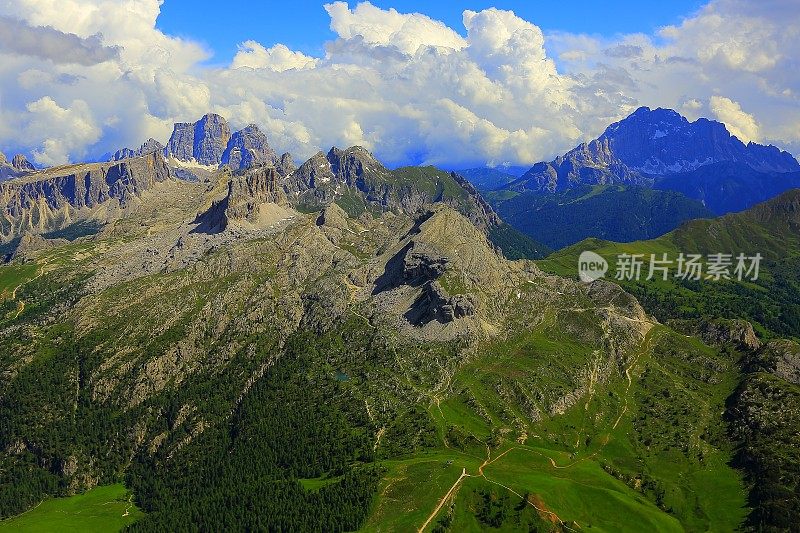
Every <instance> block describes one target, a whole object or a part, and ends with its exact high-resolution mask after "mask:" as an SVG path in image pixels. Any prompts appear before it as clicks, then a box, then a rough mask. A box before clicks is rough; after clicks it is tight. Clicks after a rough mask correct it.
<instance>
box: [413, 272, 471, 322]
mask: <svg viewBox="0 0 800 533" xmlns="http://www.w3.org/2000/svg"><path fill="white" fill-rule="evenodd" d="M477 308H478V298H477V296H475V295H473V294H456V295H453V296H450V295H448V294H447V292H446V291H445V290H444V289H443V288H442V286H441V285H440V284H439V283H438V282H436V281H433V282H431V283H428V284H427V285H425V288H424V289H423V291H422V294H420V296H419V297H418V298H417V300H416V301H415V302H414V305H412V306H411V309H409V310H408V311H407V312H406V314H405V317H406V319H407V320H408V321H409V322H410V323H411V324H413V325H415V326H421V325H424V324H427V323H429V322H432V321H434V320H435V321H437V322H439V323H441V324H447V323H450V322H453V321H454V320H456V319H459V318H464V317H467V316H472V315H474V314H475V313H476V311H477Z"/></svg>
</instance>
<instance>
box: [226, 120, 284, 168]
mask: <svg viewBox="0 0 800 533" xmlns="http://www.w3.org/2000/svg"><path fill="white" fill-rule="evenodd" d="M277 162H278V155H277V154H276V153H275V151H274V150H273V149H272V148H271V147H270V145H269V142H268V140H267V136H266V135H264V133H262V131H261V130H260V129H259V128H258V126H256V125H255V124H250V125H248V126H247V127H245V128H244V129H242V130H240V131H237V132H235V133H233V135H231V138H230V140H229V141H228V143H227V146H226V148H225V151H224V152H223V154H222V158H221V163H222V164H223V165H228V166H229V167H231V168H233V169H239V168H248V167H253V166H257V165H263V164H270V165H275V164H276V163H277Z"/></svg>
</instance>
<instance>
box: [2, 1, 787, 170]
mask: <svg viewBox="0 0 800 533" xmlns="http://www.w3.org/2000/svg"><path fill="white" fill-rule="evenodd" d="M643 6H644V7H643ZM798 51H800V2H797V0H760V1H755V0H710V1H708V2H692V1H688V0H678V1H670V2H652V3H651V2H632V1H624V2H623V1H616V2H612V1H607V2H596V1H595V2H563V1H561V2H549V1H525V2H522V1H519V2H512V1H508V0H503V1H499V0H497V1H492V0H487V2H486V3H478V2H471V1H469V2H458V1H449V2H428V3H423V2H419V1H410V0H394V1H392V0H387V1H383V0H373V2H372V3H370V2H354V1H351V2H344V1H329V2H325V1H321V2H316V3H315V2H307V1H304V2H285V3H278V2H272V1H265V2H235V3H225V4H223V3H217V2H207V1H199V2H188V1H184V0H166V1H165V2H162V1H160V0H0V150H1V151H3V152H4V153H6V154H7V155H12V154H14V153H17V152H21V153H24V154H26V155H28V156H29V158H30V159H32V160H33V161H34V162H35V163H36V164H37V165H40V166H48V165H56V164H62V163H66V162H75V161H81V160H88V159H95V158H99V157H101V156H102V155H103V154H106V153H108V152H113V151H115V150H116V149H118V148H121V147H126V146H127V147H133V148H135V147H138V146H139V145H140V144H142V143H143V142H144V141H145V140H147V139H148V138H149V137H153V138H155V139H157V140H159V141H161V142H162V143H163V142H166V140H167V139H168V138H169V135H170V133H171V131H172V125H173V123H174V122H188V121H194V120H197V119H198V118H199V117H200V116H202V115H203V114H204V113H206V112H209V111H211V112H216V113H220V114H222V115H223V116H225V117H227V118H228V120H229V121H230V122H231V124H232V126H233V127H234V128H239V127H243V126H245V125H247V124H249V123H254V124H256V125H258V126H259V127H260V128H261V129H262V130H263V131H264V132H265V133H266V134H267V136H268V137H269V139H270V143H271V144H272V145H273V147H274V148H275V149H276V150H277V151H279V152H283V151H289V152H291V153H292V154H293V155H294V156H295V158H296V160H298V161H302V160H304V159H305V158H307V157H310V156H311V155H313V154H314V153H315V152H317V151H318V150H320V149H321V150H327V149H328V148H330V147H331V146H339V147H346V146H351V145H356V144H358V145H362V146H364V147H366V148H367V149H369V150H371V151H372V152H373V153H374V154H375V155H376V156H377V157H378V158H379V159H381V160H382V161H383V162H384V163H386V164H387V165H389V166H399V165H404V164H434V165H441V166H445V167H449V168H467V167H471V166H479V165H500V164H511V165H530V164H532V163H534V162H537V161H541V160H549V159H552V158H553V157H555V156H556V155H558V154H561V153H564V152H566V151H567V150H569V149H571V148H572V147H574V146H575V145H576V144H578V143H580V142H582V141H586V140H589V139H592V138H594V137H596V136H597V135H599V134H600V133H602V131H603V130H604V129H605V128H606V127H607V126H608V125H609V124H610V123H612V122H614V121H617V120H620V119H622V118H624V117H625V116H626V115H628V114H629V113H631V112H632V111H634V110H635V109H636V108H637V107H639V106H641V105H647V106H650V107H669V108H672V109H676V110H677V111H679V112H680V113H682V114H683V115H684V116H686V117H687V118H689V119H690V120H695V119H697V118H699V117H708V118H712V119H716V120H719V121H721V122H724V123H725V125H726V126H727V127H728V129H729V131H731V133H733V134H735V135H736V136H737V137H739V138H740V139H742V140H743V141H745V142H748V141H754V142H760V143H764V144H775V145H777V146H779V147H781V148H783V149H786V150H789V151H790V152H792V153H794V154H800V64H798V63H800V57H799V56H800V52H798Z"/></svg>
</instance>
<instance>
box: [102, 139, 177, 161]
mask: <svg viewBox="0 0 800 533" xmlns="http://www.w3.org/2000/svg"><path fill="white" fill-rule="evenodd" d="M163 150H164V145H163V144H161V143H160V142H158V141H157V140H155V139H153V138H152V137H150V138H149V139H147V141H145V142H144V144H142V145H141V146H140V147H139V148H138V149H136V150H132V149H130V148H122V149H120V150H117V151H116V152H114V155H112V156H111V159H110V161H121V160H123V159H128V158H131V157H141V156H143V155H149V154H153V153H155V152H162V151H163Z"/></svg>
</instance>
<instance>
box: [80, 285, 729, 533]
mask: <svg viewBox="0 0 800 533" xmlns="http://www.w3.org/2000/svg"><path fill="white" fill-rule="evenodd" d="M151 281H152V282H156V281H157V280H155V279H154V280H143V281H141V282H139V283H150V282H151ZM160 282H161V283H163V284H165V285H168V282H169V280H168V279H167V278H164V279H160ZM132 285H134V286H136V285H137V284H132ZM130 289H131V287H125V286H123V287H121V288H118V289H117V290H116V292H124V291H125V290H130ZM116 292H115V291H109V293H108V294H106V295H105V296H106V297H107V298H109V299H114V298H115V297H116V296H117V294H116ZM162 294H164V292H162ZM562 318H563V317H562ZM562 318H559V317H552V320H553V321H557V320H561V319H562ZM130 319H131V320H133V319H134V317H130ZM136 319H137V320H141V318H136ZM572 319H574V320H575V321H576V322H579V320H580V317H572ZM551 325H552V324H551ZM551 331H553V330H552V329H551ZM695 348H697V349H698V350H701V351H702V350H703V348H702V347H696V346H695ZM591 349H592V347H588V346H583V345H581V344H580V343H578V342H574V340H572V339H571V338H570V336H569V334H568V333H567V332H566V331H563V332H562V333H560V334H553V333H551V334H549V335H545V334H544V333H543V332H542V331H541V329H535V330H533V331H530V332H527V333H525V334H523V335H520V336H519V337H517V338H513V339H510V340H509V341H507V342H503V343H498V344H495V345H492V346H489V347H487V349H486V350H484V351H483V354H484V355H483V356H482V357H480V358H478V359H476V360H475V361H471V362H470V363H469V364H467V365H466V366H464V367H463V368H461V369H460V370H459V371H458V373H457V374H456V375H455V376H454V377H453V386H452V391H453V393H452V394H449V395H447V396H446V397H443V398H442V399H441V401H440V402H439V404H438V405H436V404H435V403H431V404H430V405H428V411H427V412H428V413H429V414H430V416H431V420H433V421H434V423H435V425H436V428H437V430H438V432H439V436H440V438H441V445H440V447H439V448H437V449H434V450H429V451H424V452H416V453H414V454H412V455H411V456H400V457H396V458H393V459H392V460H389V461H382V464H383V465H384V466H387V467H389V471H388V473H387V474H386V475H385V477H384V480H383V483H382V486H381V488H380V489H379V491H378V495H379V496H378V498H377V501H376V503H375V507H374V509H373V514H372V516H371V518H370V519H369V520H368V522H367V524H366V526H365V529H368V530H375V529H381V530H387V529H389V530H397V531H405V530H408V529H410V528H413V527H418V526H419V525H421V524H422V523H424V521H425V520H426V518H427V516H429V514H430V512H431V511H432V510H433V509H434V508H435V506H436V505H437V502H438V501H439V499H440V498H442V497H443V496H444V494H446V493H447V490H448V488H449V487H450V486H452V484H453V482H454V481H455V480H456V479H457V478H458V476H459V475H460V473H461V471H462V469H463V468H466V469H467V471H468V472H469V473H471V474H473V475H475V476H478V470H479V467H480V465H481V464H482V463H483V462H484V461H485V460H486V459H487V449H486V443H487V442H488V443H489V444H490V447H491V457H492V459H496V460H495V461H494V462H492V463H491V464H490V465H488V466H486V467H485V468H484V470H483V473H484V474H485V476H486V477H485V479H484V478H483V477H474V478H467V482H465V484H464V486H463V489H462V490H461V491H459V492H458V497H457V499H456V504H455V506H454V507H453V520H454V522H453V523H454V526H453V530H461V529H459V528H458V527H457V526H459V525H461V524H463V526H464V527H463V529H464V530H469V529H470V528H473V527H474V526H475V523H474V522H471V520H474V519H473V518H470V517H471V516H472V514H471V513H465V512H463V510H464V508H465V506H466V507H467V508H469V506H470V505H472V503H473V499H474V498H473V497H472V496H471V494H472V493H474V492H475V491H476V490H480V489H485V488H487V487H490V488H493V487H497V485H495V484H494V483H492V482H497V483H502V484H503V485H506V486H508V487H510V488H511V489H512V490H513V491H514V492H516V493H518V494H522V495H525V494H535V495H537V496H538V498H540V499H541V500H542V501H543V502H544V504H545V505H546V506H547V508H548V509H550V510H551V511H552V512H554V513H556V514H557V515H558V516H559V517H560V519H561V520H563V521H565V522H571V521H575V522H577V523H578V524H579V525H580V526H581V527H585V526H588V525H590V524H591V525H592V526H593V528H599V529H600V530H603V529H605V530H620V529H631V530H635V529H639V530H640V529H641V528H643V527H647V528H648V529H654V530H664V531H670V530H675V529H676V528H678V527H679V524H682V525H683V526H684V527H686V528H688V529H706V528H709V527H710V528H711V529H717V530H725V529H732V526H733V525H735V524H737V523H738V520H739V519H740V518H741V517H743V514H744V510H743V506H744V492H743V488H742V484H741V482H740V480H739V479H738V477H737V474H736V472H735V471H733V470H731V469H730V468H728V467H727V466H726V461H727V458H728V452H727V451H726V450H717V449H715V448H714V447H713V446H711V447H710V448H709V447H704V445H702V444H700V443H698V444H697V449H701V448H702V449H703V450H705V452H704V455H705V457H706V458H705V459H704V462H703V463H700V462H699V461H698V459H697V457H696V456H693V457H683V458H681V457H680V456H675V455H671V454H669V453H667V454H661V453H655V452H653V453H651V452H650V450H648V449H646V446H645V449H643V442H642V437H641V435H639V433H641V432H639V433H637V430H636V429H635V428H634V426H633V423H632V422H631V419H632V418H633V417H637V416H642V414H643V413H640V411H639V410H638V407H637V406H638V405H639V403H640V402H643V399H644V398H649V397H654V396H657V394H659V393H660V392H661V388H659V387H661V384H662V383H663V382H665V381H669V382H670V383H672V385H674V386H675V387H677V388H678V389H681V390H683V389H686V390H687V391H689V392H687V395H688V396H687V398H682V399H681V401H680V402H677V401H676V402H673V403H675V404H676V405H684V404H688V405H691V406H693V407H697V408H698V410H697V411H692V412H689V413H686V414H685V415H684V414H683V413H681V414H682V415H683V417H684V419H689V420H694V419H697V420H700V421H701V422H702V423H704V424H706V426H707V425H709V424H712V422H713V419H712V418H711V417H710V414H711V413H713V412H714V411H715V410H716V409H718V408H719V405H718V404H719V402H720V401H721V398H724V397H725V395H726V393H727V390H728V388H729V387H730V386H731V379H730V376H728V375H727V374H725V375H723V376H720V377H719V381H717V382H716V383H715V385H714V386H713V387H710V388H711V389H712V393H711V394H710V395H707V394H703V393H702V391H701V390H699V389H702V388H704V387H703V386H698V385H697V384H696V383H693V382H692V381H691V373H692V372H690V371H689V372H683V373H682V372H679V370H680V369H679V368H676V367H677V366H679V362H680V361H679V359H678V360H675V359H677V358H671V359H669V361H668V362H669V364H666V363H664V361H662V360H661V358H660V357H661V356H663V354H660V355H659V358H656V357H654V356H653V354H652V353H651V351H648V352H647V353H643V354H642V357H641V358H640V360H639V361H638V363H637V366H635V367H634V368H632V369H631V371H632V374H633V375H635V376H637V375H640V374H641V373H643V372H644V370H645V369H651V372H653V373H659V374H660V375H661V377H660V379H659V380H655V381H653V380H649V381H646V382H643V381H642V380H640V379H636V380H634V384H633V385H632V386H631V387H628V386H626V382H625V381H622V380H619V379H617V380H616V381H613V382H610V383H609V384H607V385H599V386H598V388H597V389H596V390H595V391H594V393H593V395H592V400H591V401H590V402H589V403H588V404H586V405H587V406H586V407H585V406H584V404H583V403H580V404H578V405H577V406H575V407H574V408H572V409H571V410H569V411H568V412H567V413H565V415H564V416H561V417H556V418H554V419H546V420H545V421H544V422H538V421H536V420H533V419H532V417H531V415H530V413H529V412H528V411H527V410H526V409H527V407H528V406H527V405H525V404H524V403H523V402H521V401H520V400H519V399H512V400H509V399H508V398H506V397H503V396H502V395H501V394H500V393H499V392H498V391H499V390H503V387H504V386H507V385H509V383H510V382H512V381H522V382H525V381H526V380H537V382H539V383H543V384H545V385H544V386H546V387H547V388H549V389H550V392H551V393H558V392H563V391H565V390H569V388H570V387H572V386H574V385H575V384H574V383H571V382H569V381H562V380H563V376H566V375H567V374H566V372H565V370H566V369H569V368H573V367H574V366H575V365H580V364H581V363H582V362H584V361H585V360H586V356H587V354H588V352H590V351H591ZM687 349H688V348H687ZM705 355H706V356H708V357H712V356H713V354H710V353H706V354H705ZM666 360H667V359H665V361H666ZM689 370H691V369H689ZM656 371H658V372H656ZM723 374H724V373H723ZM706 385H707V384H706ZM622 406H626V410H625V413H621V411H620V410H621V409H622ZM621 414H622V415H624V416H622V417H621V418H620V415H621ZM644 414H646V415H647V417H648V418H649V419H653V420H655V422H653V421H652V420H651V421H650V422H649V426H648V427H650V428H652V429H653V431H654V432H660V431H661V432H666V431H667V430H672V421H673V413H667V414H666V416H659V415H664V413H659V412H649V411H648V412H647V413H644ZM628 417H631V418H628ZM617 420H619V421H620V422H619V424H618V425H617V426H616V427H613V426H614V425H615V423H616V421H617ZM706 426H703V425H702V424H700V425H698V426H697V427H695V426H690V427H683V426H681V431H682V433H681V434H680V436H681V437H686V439H683V440H688V441H693V442H696V441H697V440H698V439H699V435H700V434H702V433H704V432H705V430H706ZM712 429H713V428H712ZM521 430H524V432H525V433H527V434H528V440H527V441H526V443H525V444H524V445H521V444H514V442H515V441H516V438H517V436H520V435H518V433H520V432H521ZM504 431H507V433H504ZM515 432H517V433H515ZM472 435H474V438H471V437H472ZM512 448H513V449H512ZM692 450H693V451H695V449H694V448H693V449H692ZM506 451H508V453H506V454H505V455H502V457H500V456H501V454H503V453H504V452H506ZM498 457H499V458H498ZM550 459H552V460H553V461H554V462H555V463H556V465H557V466H559V467H563V468H555V467H554V466H553V465H552V463H551V462H550ZM448 461H452V463H449V464H448ZM676 464H679V465H680V470H676V468H675V465H676ZM609 467H610V468H609ZM609 470H612V471H613V475H612V474H611V473H610V472H609ZM643 473H647V474H648V475H649V476H652V477H654V478H658V479H663V480H666V481H664V482H663V485H664V486H665V487H666V488H665V489H664V491H665V493H666V494H665V496H664V498H662V500H664V501H662V502H661V504H662V507H664V508H671V509H672V513H666V512H664V510H662V509H659V508H658V506H657V505H656V503H658V502H657V498H656V497H655V496H656V495H655V494H652V493H648V492H645V491H642V490H640V489H637V488H636V487H635V483H633V482H630V481H629V479H630V478H632V477H634V476H636V475H638V474H643ZM626 476H627V477H626ZM310 485H314V486H316V483H314V482H311V483H310ZM309 488H311V487H309ZM712 489H713V491H712ZM504 490H506V492H507V493H509V494H511V496H515V495H514V494H513V493H511V492H510V491H508V490H507V489H504ZM691 494H694V495H696V497H695V499H694V500H692V499H691V498H690V497H689V496H688V495H691ZM511 496H510V497H511ZM712 496H713V497H712ZM64 501H66V500H64ZM537 501H538V500H537ZM621 509H624V512H621V511H620V510H621ZM696 510H699V513H698V512H695V511H696ZM447 512H448V507H447V506H445V507H444V508H443V510H442V511H441V512H440V513H439V515H438V516H437V517H436V519H437V520H438V519H439V518H441V516H442V515H443V514H444V513H447ZM620 516H622V517H624V522H622V523H621V522H620ZM435 523H436V521H434V522H432V525H435ZM504 527H511V524H510V523H509V524H506V526H504Z"/></svg>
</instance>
